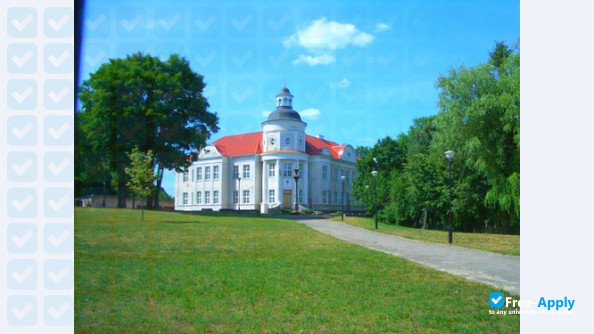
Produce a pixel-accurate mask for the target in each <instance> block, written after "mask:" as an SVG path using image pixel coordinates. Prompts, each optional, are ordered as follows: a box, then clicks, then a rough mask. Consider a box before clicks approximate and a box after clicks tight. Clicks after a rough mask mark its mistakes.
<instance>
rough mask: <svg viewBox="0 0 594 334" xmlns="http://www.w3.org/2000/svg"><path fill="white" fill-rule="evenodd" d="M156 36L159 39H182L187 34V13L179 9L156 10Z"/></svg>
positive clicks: (165, 8)
mask: <svg viewBox="0 0 594 334" xmlns="http://www.w3.org/2000/svg"><path fill="white" fill-rule="evenodd" d="M154 22H155V35H156V36H159V37H182V36H183V35H184V34H185V32H186V31H185V13H184V11H183V9H182V8H179V7H161V8H157V9H155V18H154Z"/></svg>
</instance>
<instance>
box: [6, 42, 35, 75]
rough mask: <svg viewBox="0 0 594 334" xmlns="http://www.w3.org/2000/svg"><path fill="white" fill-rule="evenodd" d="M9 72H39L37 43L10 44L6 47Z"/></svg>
mask: <svg viewBox="0 0 594 334" xmlns="http://www.w3.org/2000/svg"><path fill="white" fill-rule="evenodd" d="M6 55H7V57H6V58H7V68H8V73H14V74H31V73H35V72H37V46H36V45H35V44H29V43H22V44H20V43H19V44H16V43H15V44H9V45H8V47H7V48H6Z"/></svg>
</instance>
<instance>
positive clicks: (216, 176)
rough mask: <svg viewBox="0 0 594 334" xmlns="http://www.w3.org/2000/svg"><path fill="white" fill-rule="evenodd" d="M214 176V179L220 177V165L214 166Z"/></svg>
mask: <svg viewBox="0 0 594 334" xmlns="http://www.w3.org/2000/svg"><path fill="white" fill-rule="evenodd" d="M212 178H213V179H214V180H218V179H219V166H214V167H213V168H212Z"/></svg>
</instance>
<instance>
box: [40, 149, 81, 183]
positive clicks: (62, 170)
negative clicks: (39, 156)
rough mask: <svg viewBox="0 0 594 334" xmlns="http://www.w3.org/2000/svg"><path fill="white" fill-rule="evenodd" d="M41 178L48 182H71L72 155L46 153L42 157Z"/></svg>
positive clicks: (68, 153) (72, 171)
mask: <svg viewBox="0 0 594 334" xmlns="http://www.w3.org/2000/svg"><path fill="white" fill-rule="evenodd" d="M43 165H44V168H43V176H44V178H45V180H46V181H48V182H67V181H71V180H72V178H73V175H74V155H73V154H72V153H71V152H48V153H46V154H44V156H43Z"/></svg>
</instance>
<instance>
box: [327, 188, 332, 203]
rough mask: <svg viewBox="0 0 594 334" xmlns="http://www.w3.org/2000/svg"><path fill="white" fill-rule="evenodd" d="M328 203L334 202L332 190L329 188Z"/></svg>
mask: <svg viewBox="0 0 594 334" xmlns="http://www.w3.org/2000/svg"><path fill="white" fill-rule="evenodd" d="M328 204H332V191H330V190H328Z"/></svg>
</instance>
